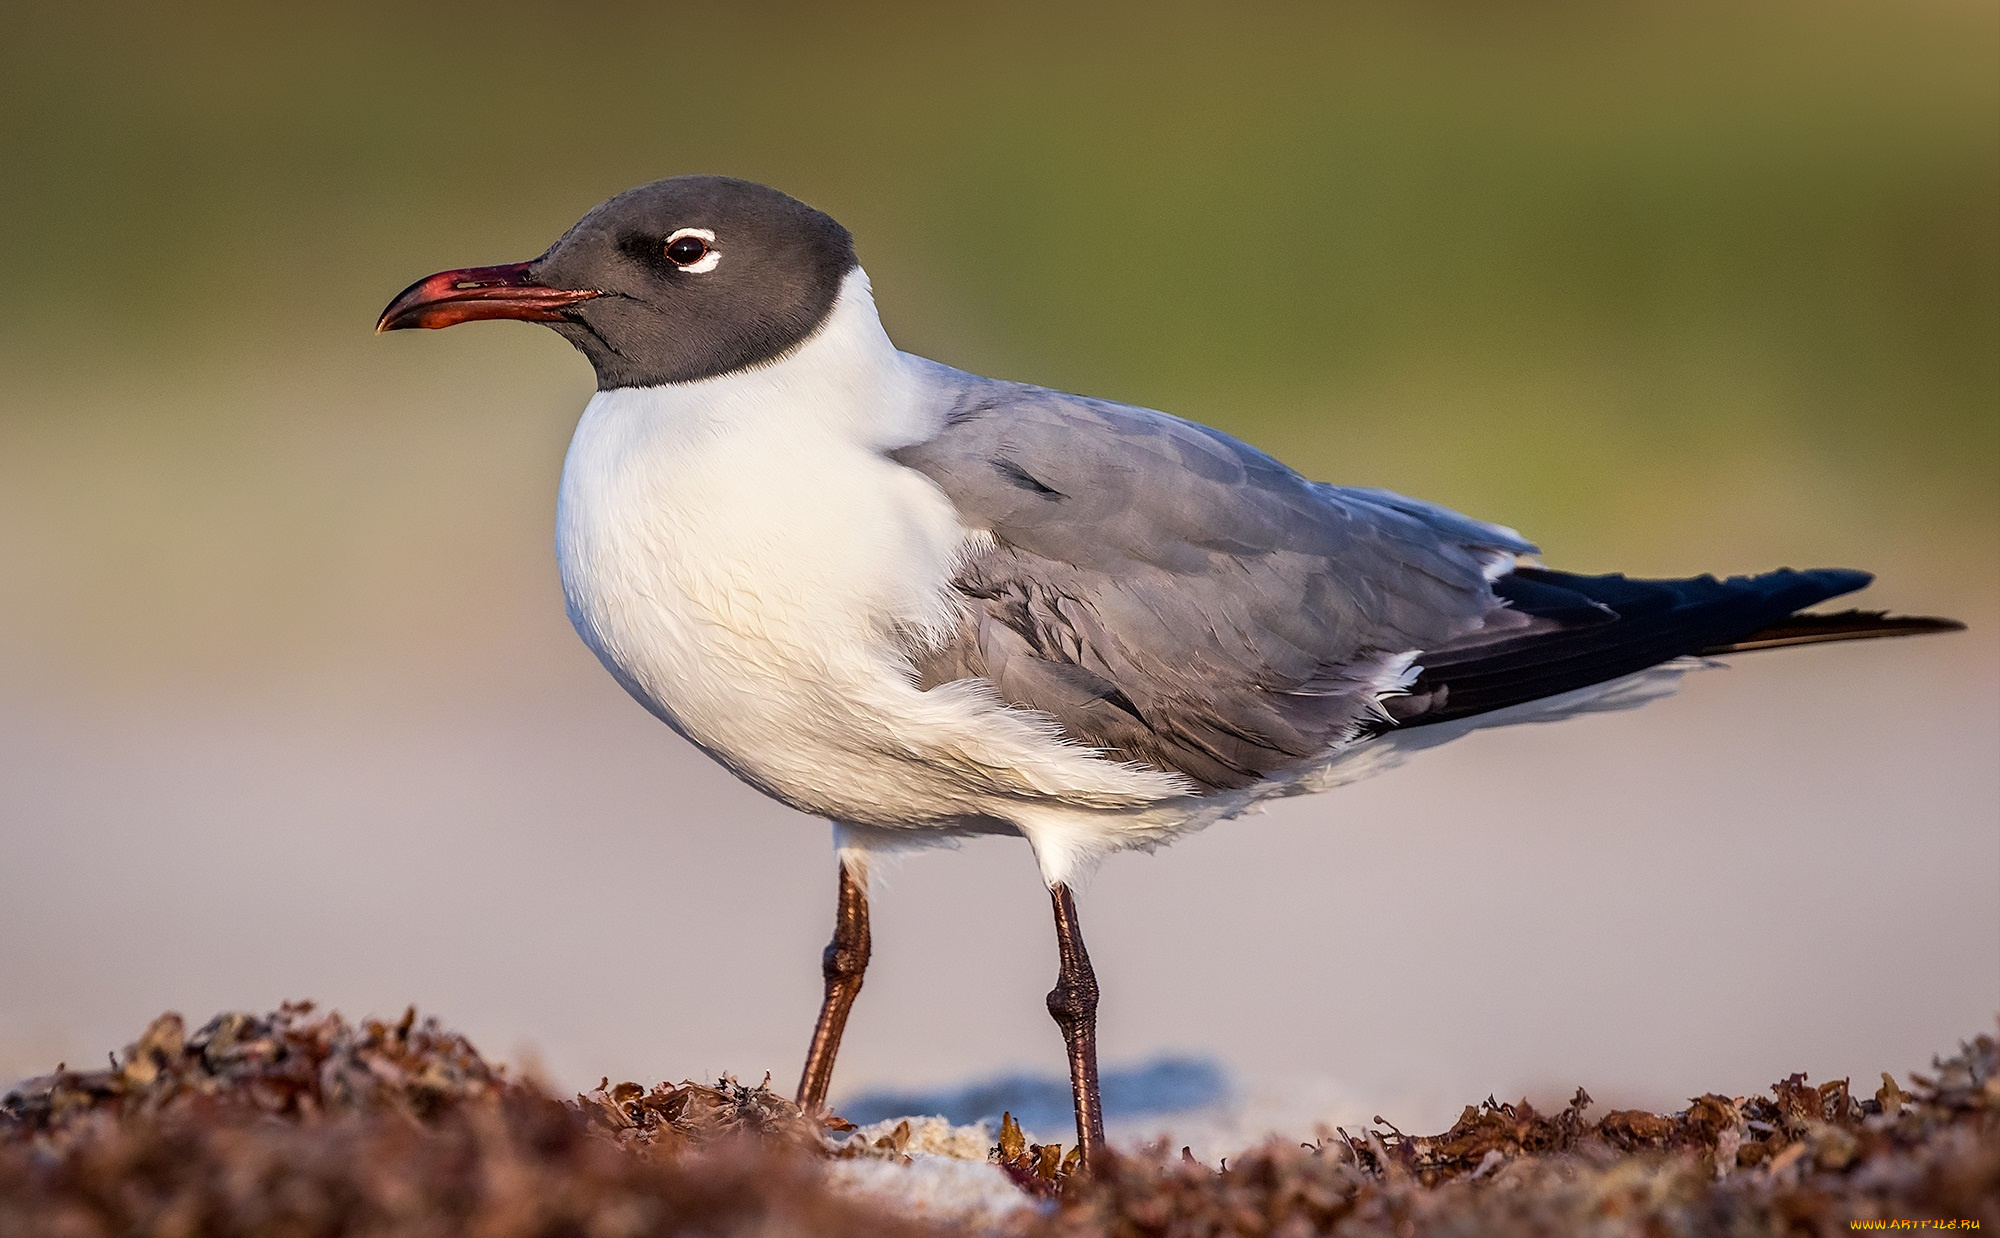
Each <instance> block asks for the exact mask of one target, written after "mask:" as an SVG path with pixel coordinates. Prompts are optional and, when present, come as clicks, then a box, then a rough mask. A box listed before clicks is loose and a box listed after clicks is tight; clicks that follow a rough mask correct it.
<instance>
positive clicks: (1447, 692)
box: [1382, 566, 1965, 727]
mask: <svg viewBox="0 0 2000 1238" xmlns="http://www.w3.org/2000/svg"><path fill="white" fill-rule="evenodd" d="M1869 579H1870V578H1869V575H1868V573H1866V572H1856V571H1850V570H1848V569H1845V568H1817V569H1814V570H1812V571H1806V572H1795V571H1792V570H1790V569H1788V568H1786V569H1780V570H1778V571H1775V572H1765V573H1763V574H1761V575H1757V576H1732V577H1730V578H1729V579H1728V580H1717V579H1716V578H1715V577H1713V576H1694V577H1689V578H1687V579H1685V580H1634V579H1631V578H1630V577H1625V576H1579V575H1576V574H1574V573H1570V572H1558V571H1553V570H1551V569H1549V568H1544V567H1527V566H1523V567H1519V568H1516V569H1515V570H1514V571H1512V572H1509V573H1508V574H1506V575H1504V576H1502V577H1500V579H1498V580H1496V581H1494V582H1493V591H1494V592H1495V593H1497V594H1498V595H1500V597H1502V598H1503V599H1505V600H1506V602H1507V604H1508V606H1509V607H1510V608H1511V609H1512V610H1513V611H1514V612H1516V613H1517V614H1519V615H1522V616H1525V617H1526V620H1527V622H1526V623H1525V624H1523V625H1521V626H1518V627H1515V628H1512V629H1503V630H1501V631H1500V632H1498V633H1497V634H1494V633H1485V632H1477V633H1473V634H1472V635H1470V636H1468V637H1465V638H1464V639H1462V640H1460V641H1456V642H1454V643H1452V644H1449V645H1445V646H1443V647H1440V648H1437V649H1430V650H1426V651H1424V652H1423V653H1422V654H1420V655H1419V656H1418V659H1417V661H1418V664H1419V665H1420V666H1421V667H1422V668H1423V669H1422V670H1421V671H1420V672H1419V673H1418V675H1417V678H1416V679H1415V681H1413V682H1412V683H1411V684H1410V687H1409V690H1408V692H1407V693H1406V694H1405V695H1403V696H1398V697H1389V698H1386V699H1384V700H1383V702H1382V708H1383V710H1384V711H1385V712H1386V713H1387V714H1388V715H1389V718H1390V720H1391V721H1392V722H1393V724H1394V725H1397V726H1403V727H1412V726H1424V725H1427V724H1430V723H1437V722H1449V721H1451V720H1453V719H1455V718H1463V717H1469V716H1471V715H1474V714H1483V713H1490V712H1492V711H1494V710H1497V709H1505V708H1507V707H1508V706H1511V705H1520V704H1524V703H1526V702H1528V701H1533V700H1541V699H1543V698H1545V697H1551V696H1557V695H1560V694H1562V693H1565V692H1572V691H1575V690H1577V689H1579V688H1586V687H1589V686H1591V685H1593V684H1600V683H1608V682H1610V681H1611V680H1614V679H1618V678H1621V677H1623V676H1626V675H1630V674H1633V673H1634V672H1637V671H1642V670H1645V669H1646V668H1647V667H1649V666H1657V665H1659V664H1660V663H1662V662H1668V661H1671V660H1672V659H1674V658H1679V657H1686V656H1687V655H1689V654H1694V655H1714V654H1725V653H1739V652H1742V651H1745V650H1751V649H1775V648H1779V647H1781V646H1785V645H1809V644H1814V643H1817V642H1820V641H1835V640H1860V639H1863V638H1866V637H1874V636H1910V635H1916V634H1918V633H1922V632H1953V631H1957V630H1959V629H1960V628H1963V627H1964V626H1965V625H1964V624H1962V623H1958V622H1956V621H1954V620H1951V619H1933V618H1928V617H1924V616H1916V615H1885V614H1881V613H1871V612H1866V611H1858V610H1849V611H1842V612H1840V613H1837V614H1825V615H1812V614H1802V613H1800V612H1801V611H1802V610H1803V609H1804V608H1805V607H1808V606H1812V605H1815V604H1817V603H1819V602H1823V601H1825V600H1826V599H1828V598H1832V597H1838V596H1840V595H1841V594H1843V593H1852V592H1854V591H1855V590H1856V589H1859V588H1861V587H1862V586H1863V585H1865V584H1867V583H1868V581H1869Z"/></svg>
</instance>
